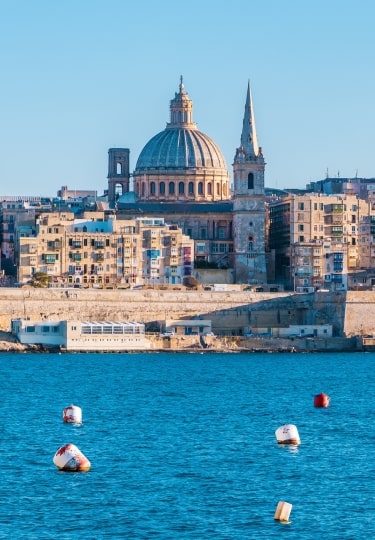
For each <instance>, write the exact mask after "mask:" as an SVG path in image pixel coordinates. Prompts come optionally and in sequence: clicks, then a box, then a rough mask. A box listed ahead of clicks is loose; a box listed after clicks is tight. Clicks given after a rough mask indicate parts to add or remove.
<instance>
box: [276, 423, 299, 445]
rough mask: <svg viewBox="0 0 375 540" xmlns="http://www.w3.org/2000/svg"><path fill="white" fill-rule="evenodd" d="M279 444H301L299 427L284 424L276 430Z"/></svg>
mask: <svg viewBox="0 0 375 540" xmlns="http://www.w3.org/2000/svg"><path fill="white" fill-rule="evenodd" d="M275 435H276V439H277V442H278V443H279V444H300V442H301V439H300V438H299V434H298V429H297V428H296V426H294V425H293V424H284V425H283V426H281V427H279V428H278V429H277V430H276V431H275Z"/></svg>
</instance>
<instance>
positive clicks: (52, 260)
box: [43, 253, 57, 264]
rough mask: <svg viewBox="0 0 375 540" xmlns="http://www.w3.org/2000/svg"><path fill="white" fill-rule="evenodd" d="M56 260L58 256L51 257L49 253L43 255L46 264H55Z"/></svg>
mask: <svg viewBox="0 0 375 540" xmlns="http://www.w3.org/2000/svg"><path fill="white" fill-rule="evenodd" d="M56 260H57V255H51V254H47V253H46V254H45V255H43V261H44V262H45V263H46V264H55V262H56Z"/></svg>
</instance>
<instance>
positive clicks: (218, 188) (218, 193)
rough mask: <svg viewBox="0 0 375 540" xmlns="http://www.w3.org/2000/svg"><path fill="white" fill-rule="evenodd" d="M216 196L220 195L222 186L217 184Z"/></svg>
mask: <svg viewBox="0 0 375 540" xmlns="http://www.w3.org/2000/svg"><path fill="white" fill-rule="evenodd" d="M216 195H220V184H216Z"/></svg>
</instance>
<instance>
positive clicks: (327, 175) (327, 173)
mask: <svg viewBox="0 0 375 540" xmlns="http://www.w3.org/2000/svg"><path fill="white" fill-rule="evenodd" d="M326 178H329V171H328V167H327V169H326Z"/></svg>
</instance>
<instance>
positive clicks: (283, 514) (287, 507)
mask: <svg viewBox="0 0 375 540" xmlns="http://www.w3.org/2000/svg"><path fill="white" fill-rule="evenodd" d="M292 508H293V505H291V504H290V503H287V502H285V501H279V503H278V504H277V508H276V512H275V516H274V519H277V520H278V521H289V516H290V512H291V511H292Z"/></svg>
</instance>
